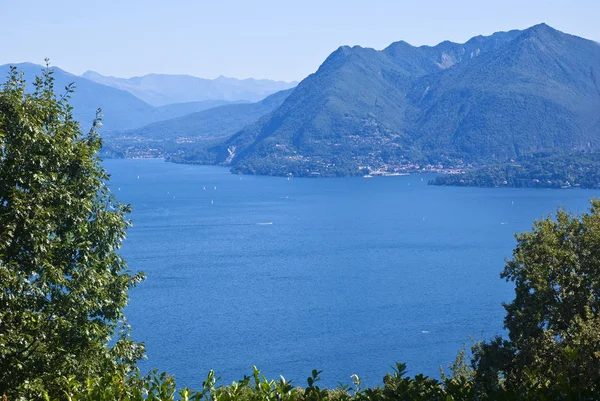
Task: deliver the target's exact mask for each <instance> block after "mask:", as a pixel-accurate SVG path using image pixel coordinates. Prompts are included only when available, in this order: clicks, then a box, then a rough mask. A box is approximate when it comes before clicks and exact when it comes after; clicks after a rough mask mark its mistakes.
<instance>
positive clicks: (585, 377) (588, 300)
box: [474, 200, 600, 397]
mask: <svg viewBox="0 0 600 401" xmlns="http://www.w3.org/2000/svg"><path fill="white" fill-rule="evenodd" d="M516 238H517V246H516V248H515V250H514V252H513V258H512V259H511V260H509V261H508V262H507V264H506V267H505V269H504V272H503V273H502V277H503V278H505V279H506V280H508V281H512V282H514V283H515V299H514V300H513V301H512V302H511V303H509V304H506V305H505V309H506V312H507V314H506V318H505V327H506V328H507V329H508V331H509V339H501V338H496V339H494V340H493V341H491V342H488V343H483V344H481V345H480V346H478V347H476V349H475V360H474V363H475V365H476V367H477V374H476V380H477V382H478V386H480V388H481V389H482V390H483V391H486V392H488V393H489V392H492V391H495V390H497V389H501V388H504V389H506V390H507V391H509V392H512V393H514V394H520V395H521V396H522V395H524V394H527V393H529V392H531V391H534V392H540V393H546V394H550V395H552V396H558V395H560V396H561V397H562V396H564V395H565V394H568V395H569V396H573V395H575V396H582V395H585V394H588V395H589V394H596V395H597V394H600V200H592V202H591V209H590V211H589V212H588V213H585V214H583V215H581V216H574V215H571V214H569V213H568V212H566V211H564V210H559V211H558V212H557V214H556V217H555V218H554V219H553V218H551V217H548V218H546V219H544V220H541V221H537V222H535V223H534V226H533V230H532V231H531V232H526V233H523V234H518V235H517V236H516Z"/></svg>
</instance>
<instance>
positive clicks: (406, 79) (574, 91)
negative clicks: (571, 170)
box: [209, 24, 600, 176]
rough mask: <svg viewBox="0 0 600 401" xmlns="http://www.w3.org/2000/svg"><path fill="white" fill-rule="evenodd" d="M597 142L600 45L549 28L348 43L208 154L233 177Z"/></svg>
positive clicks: (357, 168)
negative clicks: (378, 44) (428, 40)
mask: <svg viewBox="0 0 600 401" xmlns="http://www.w3.org/2000/svg"><path fill="white" fill-rule="evenodd" d="M599 146H600V45H599V44H598V43H596V42H593V41H590V40H586V39H583V38H579V37H576V36H572V35H568V34H565V33H562V32H560V31H557V30H555V29H553V28H551V27H549V26H548V25H545V24H540V25H536V26H533V27H531V28H529V29H526V30H523V31H517V30H515V31H510V32H499V33H496V34H493V35H491V36H488V37H483V36H478V37H475V38H473V39H471V40H469V41H468V42H466V43H464V44H457V43H452V42H442V43H440V44H439V45H437V46H433V47H430V46H421V47H414V46H411V45H409V44H408V43H406V42H396V43H393V44H391V45H390V46H389V47H387V48H386V49H384V50H381V51H376V50H374V49H368V48H362V47H359V46H354V47H348V46H342V47H340V48H339V49H337V50H336V51H334V52H333V53H332V54H331V55H330V56H329V57H328V58H327V59H326V60H325V61H324V63H323V64H322V65H321V66H320V68H319V69H318V70H317V71H316V72H315V73H314V74H311V75H310V76H308V77H307V78H306V79H304V80H303V81H302V82H300V84H299V85H298V86H297V87H296V88H295V89H294V91H293V92H292V93H291V94H290V95H289V97H288V98H287V99H286V100H285V101H284V102H283V104H282V105H281V106H280V107H279V108H277V109H276V110H274V111H273V112H272V113H270V114H269V115H266V116H264V117H262V118H261V119H260V120H259V121H258V122H256V123H254V124H251V125H249V126H247V127H246V128H244V129H243V130H241V131H240V132H238V133H236V134H235V135H233V136H232V137H231V138H229V139H228V140H227V141H225V142H224V143H222V144H219V145H216V146H212V147H211V148H210V149H209V151H210V152H213V154H215V159H216V161H217V163H221V164H225V165H230V166H232V167H233V169H234V171H240V172H246V173H255V174H275V175H285V174H290V173H291V174H296V175H314V174H317V175H325V176H331V175H359V174H365V173H368V172H370V171H387V172H390V171H404V170H407V169H415V168H418V167H420V166H423V165H426V164H432V165H438V166H445V167H458V168H461V167H464V166H467V165H469V164H473V165H478V164H486V163H493V162H500V161H505V160H506V159H510V158H518V157H520V156H523V155H527V154H530V153H532V152H537V151H540V150H547V149H553V148H557V149H558V148H560V149H594V148H598V147H599Z"/></svg>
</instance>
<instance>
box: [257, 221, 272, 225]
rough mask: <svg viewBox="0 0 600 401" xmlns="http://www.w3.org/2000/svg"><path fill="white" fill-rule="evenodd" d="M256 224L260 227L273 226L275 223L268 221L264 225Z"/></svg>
mask: <svg viewBox="0 0 600 401" xmlns="http://www.w3.org/2000/svg"><path fill="white" fill-rule="evenodd" d="M256 224H258V225H259V226H270V225H271V224H273V222H272V221H267V222H264V223H256Z"/></svg>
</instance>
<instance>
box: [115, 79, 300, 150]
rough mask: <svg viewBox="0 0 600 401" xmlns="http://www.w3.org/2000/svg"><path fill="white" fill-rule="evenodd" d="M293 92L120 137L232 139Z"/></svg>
mask: <svg viewBox="0 0 600 401" xmlns="http://www.w3.org/2000/svg"><path fill="white" fill-rule="evenodd" d="M292 90H293V89H287V90H283V91H279V92H277V93H274V94H272V95H270V96H268V97H267V98H265V99H263V100H261V101H260V102H256V103H245V104H228V105H224V106H219V107H213V108H209V109H207V110H202V111H198V112H195V113H191V114H187V115H185V116H183V117H178V118H172V119H169V120H164V121H159V122H155V123H152V124H149V125H146V126H144V127H141V128H137V129H133V130H128V131H125V132H121V133H119V134H118V135H119V136H140V137H144V138H147V139H176V138H188V139H189V138H196V137H212V138H214V137H223V136H231V135H233V134H235V133H236V132H237V131H239V130H240V129H242V128H244V127H245V126H246V125H248V124H251V123H254V122H256V121H257V120H258V119H259V118H260V117H262V116H263V115H265V114H268V113H270V112H272V111H273V110H275V109H276V108H277V107H279V106H281V104H282V103H283V101H284V100H285V99H286V98H287V97H288V96H289V94H290V93H291V92H292ZM164 107H168V106H164Z"/></svg>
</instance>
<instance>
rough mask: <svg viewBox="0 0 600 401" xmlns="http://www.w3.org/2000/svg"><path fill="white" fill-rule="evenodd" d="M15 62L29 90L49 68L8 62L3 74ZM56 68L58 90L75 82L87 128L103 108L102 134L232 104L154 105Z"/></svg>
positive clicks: (76, 106) (77, 112)
mask: <svg viewBox="0 0 600 401" xmlns="http://www.w3.org/2000/svg"><path fill="white" fill-rule="evenodd" d="M11 65H15V66H16V67H17V68H18V70H19V71H21V72H22V73H23V75H24V78H25V81H26V83H27V85H28V89H29V90H32V88H33V82H34V80H35V77H36V76H38V75H40V73H41V70H42V69H43V68H45V67H43V66H41V65H37V64H32V63H20V64H6V65H2V66H0V77H7V76H8V73H9V71H10V66H11ZM52 69H53V70H54V74H53V76H54V79H55V87H56V89H57V93H61V90H62V89H63V88H64V87H65V86H67V85H68V84H70V83H74V84H75V92H74V93H73V94H72V97H71V105H72V106H73V114H74V118H75V120H77V121H79V122H80V123H81V124H82V128H83V129H84V130H86V129H88V127H91V125H92V121H93V119H94V117H95V115H96V110H97V109H98V108H101V109H102V114H103V121H102V124H103V128H102V134H106V133H107V132H110V131H113V130H124V129H131V128H137V127H141V126H144V125H147V124H150V123H152V122H156V121H161V120H165V119H170V118H176V117H180V116H183V115H186V114H190V113H193V112H196V111H200V110H205V109H208V108H211V107H216V106H222V105H225V104H231V103H232V102H229V101H225V100H206V101H200V102H189V103H177V104H170V105H166V106H162V107H154V106H151V105H150V104H148V103H146V102H144V101H142V100H140V99H138V98H137V97H135V96H133V95H132V94H131V93H129V92H127V91H123V90H120V89H116V88H113V87H110V86H106V85H102V84H99V83H97V82H94V81H90V80H88V79H85V78H82V77H80V76H77V75H73V74H71V73H69V72H66V71H64V70H62V69H60V68H58V67H52Z"/></svg>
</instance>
